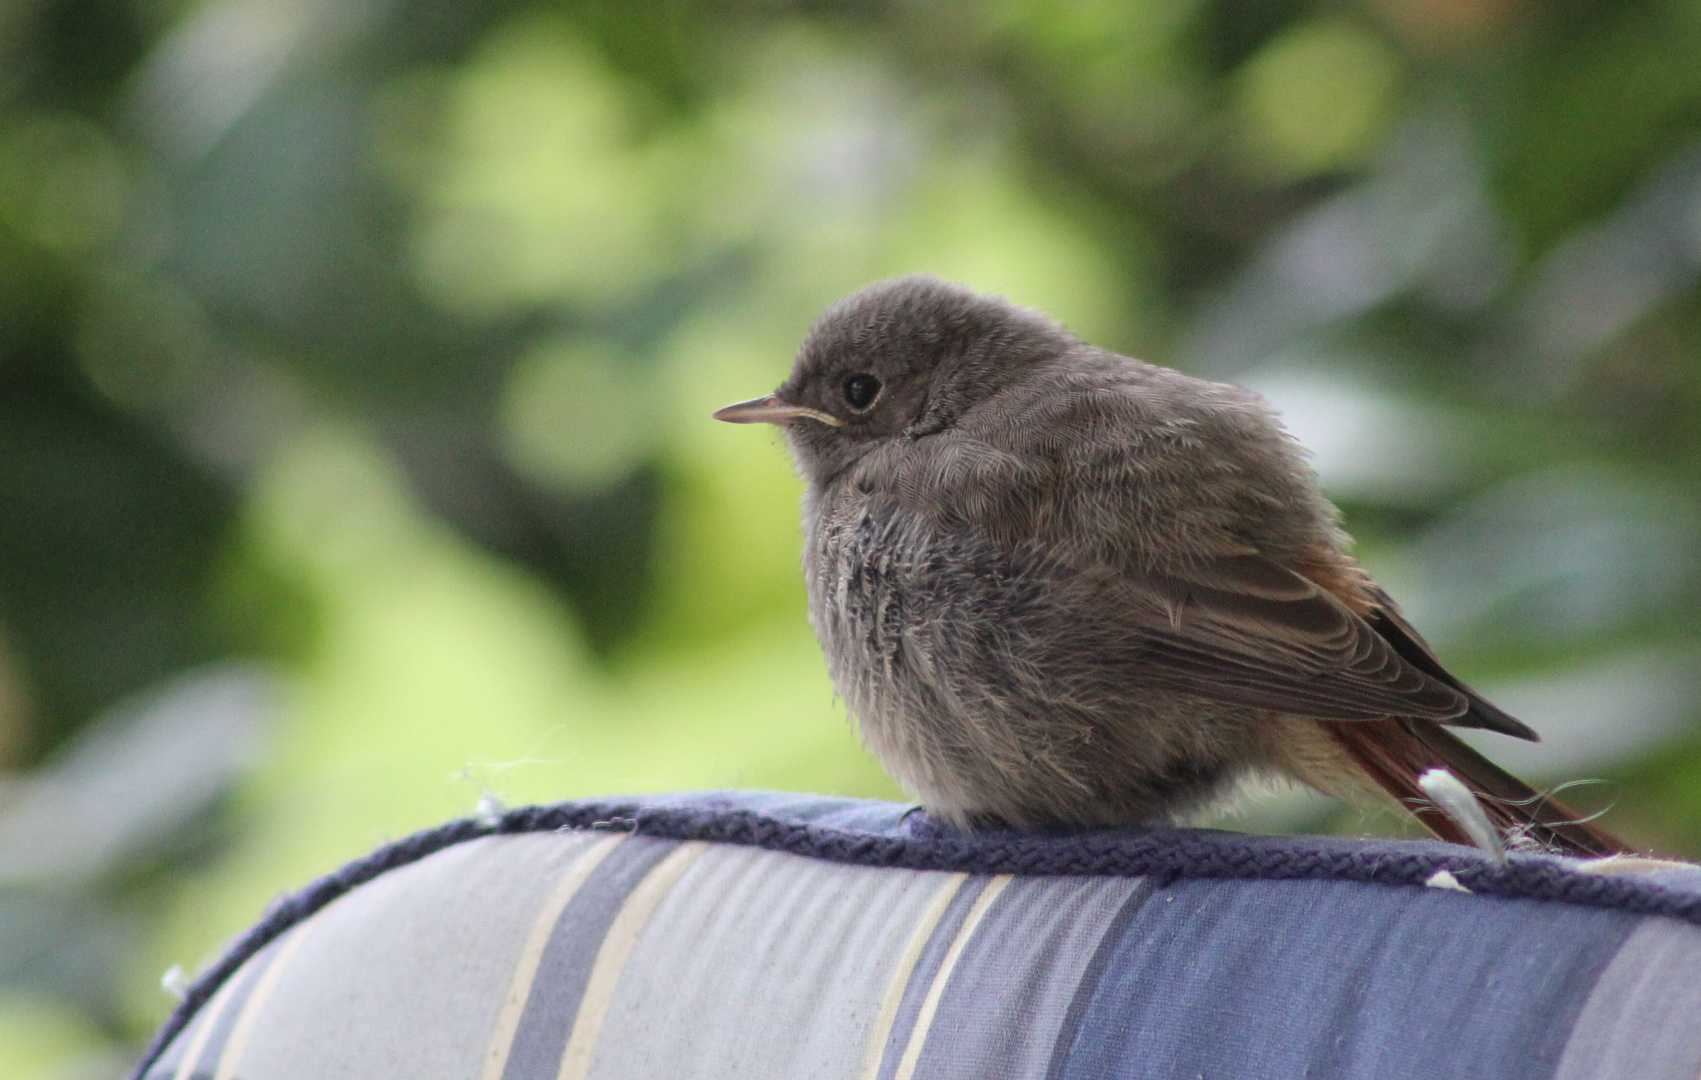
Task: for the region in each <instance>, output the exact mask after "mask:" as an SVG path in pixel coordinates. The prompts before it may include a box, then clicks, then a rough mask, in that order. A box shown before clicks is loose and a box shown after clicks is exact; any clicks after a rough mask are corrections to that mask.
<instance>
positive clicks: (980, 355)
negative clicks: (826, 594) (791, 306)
mask: <svg viewBox="0 0 1701 1080" xmlns="http://www.w3.org/2000/svg"><path fill="white" fill-rule="evenodd" d="M1075 341H1076V339H1075V338H1074V336H1073V335H1071V334H1070V333H1069V332H1068V331H1067V330H1065V329H1064V328H1063V327H1062V326H1060V325H1058V324H1057V323H1055V322H1053V321H1052V320H1051V319H1048V318H1046V317H1045V316H1044V315H1041V314H1040V313H1038V312H1036V311H1030V310H1028V309H1026V308H1021V307H1017V306H1016V305H1014V304H1011V303H1010V302H1008V301H1006V300H1004V299H1002V298H1000V297H995V296H982V295H980V294H978V293H973V292H970V291H969V290H967V289H964V288H961V287H960V286H956V285H950V284H947V283H945V282H943V281H940V280H939V279H938V278H934V277H928V276H925V275H916V276H911V277H901V278H893V279H891V280H889V281H882V282H880V283H879V284H876V285H871V286H869V287H868V288H866V289H864V290H862V291H861V292H859V293H856V294H855V295H853V296H851V297H849V298H847V299H845V300H842V301H840V302H839V303H838V304H837V305H835V306H834V307H833V308H832V309H831V310H829V311H828V312H827V313H826V314H825V315H823V316H821V318H819V319H818V320H816V322H815V325H814V327H813V328H811V330H810V331H809V336H808V337H807V338H805V339H804V342H803V347H802V348H801V349H799V350H798V354H797V361H796V363H795V364H794V365H793V367H792V372H791V377H790V378H788V379H787V380H786V381H785V382H784V383H783V384H781V386H780V388H779V389H778V390H776V391H774V392H773V393H772V394H769V395H768V396H766V397H761V398H755V399H752V400H750V401H741V402H739V403H738V404H736V405H728V406H727V407H726V408H724V409H721V410H720V411H719V412H717V413H715V419H717V420H725V421H727V422H728V423H734V424H754V423H770V424H779V425H781V426H782V427H784V429H785V432H786V437H787V440H788V441H789V442H790V444H791V449H792V454H793V456H794V457H795V458H796V459H797V464H798V469H799V471H800V472H801V473H802V474H803V476H804V479H806V480H808V481H810V482H812V483H820V482H822V481H825V480H826V479H828V478H830V477H832V476H834V475H836V474H837V473H839V472H841V471H842V470H844V469H845V468H846V467H848V466H849V465H851V464H852V463H853V462H855V461H856V460H857V459H858V458H859V457H861V456H862V455H863V454H865V453H867V452H868V451H869V450H870V449H872V448H874V447H875V446H878V445H880V444H881V443H882V442H884V441H889V440H893V439H900V438H919V437H922V436H926V435H931V434H934V433H936V432H939V431H943V430H945V429H947V428H949V427H951V426H952V425H953V424H955V423H956V422H957V420H958V418H959V417H961V416H962V415H963V413H964V412H966V411H968V410H969V409H970V408H972V407H973V406H974V405H975V404H977V403H979V402H980V401H983V400H985V399H986V398H989V397H991V396H992V395H993V394H995V393H997V392H998V390H999V389H1001V388H1002V387H1004V386H1006V385H1008V384H1009V383H1010V382H1011V381H1012V380H1013V379H1015V378H1016V377H1018V376H1019V375H1020V374H1021V373H1022V372H1023V371H1025V370H1027V369H1029V368H1031V367H1032V366H1033V365H1035V364H1037V363H1040V362H1043V361H1044V360H1047V359H1050V358H1052V357H1054V356H1057V355H1059V354H1060V353H1062V352H1064V351H1065V350H1067V349H1068V348H1069V347H1070V346H1071V345H1073V344H1074V343H1075Z"/></svg>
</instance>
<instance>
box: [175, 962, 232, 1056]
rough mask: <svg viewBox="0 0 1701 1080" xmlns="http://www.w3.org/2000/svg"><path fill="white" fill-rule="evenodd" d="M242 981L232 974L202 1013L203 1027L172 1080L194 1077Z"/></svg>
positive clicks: (188, 1047) (185, 1053) (200, 1028)
mask: <svg viewBox="0 0 1701 1080" xmlns="http://www.w3.org/2000/svg"><path fill="white" fill-rule="evenodd" d="M240 981H241V980H240V979H238V978H237V977H236V975H235V974H232V975H231V977H230V978H228V979H226V980H225V981H224V985H223V986H221V987H219V992H218V993H216V994H214V995H213V999H212V1000H211V1001H209V1002H208V1003H207V1007H206V1010H205V1011H204V1012H202V1013H201V1026H200V1027H199V1028H196V1029H195V1037H194V1038H193V1039H191V1040H190V1041H189V1045H188V1046H186V1047H184V1048H183V1061H182V1062H181V1063H179V1064H178V1066H177V1071H176V1072H175V1073H173V1074H172V1080H189V1077H191V1076H192V1075H194V1072H195V1066H197V1065H199V1064H200V1063H201V1054H202V1052H203V1051H205V1050H206V1049H207V1040H208V1039H210V1038H212V1037H213V1029H214V1028H215V1027H217V1026H218V1023H219V1017H221V1016H223V1015H224V1010H225V1006H227V1005H229V1004H230V999H231V998H233V997H235V996H236V984H237V983H238V982H240Z"/></svg>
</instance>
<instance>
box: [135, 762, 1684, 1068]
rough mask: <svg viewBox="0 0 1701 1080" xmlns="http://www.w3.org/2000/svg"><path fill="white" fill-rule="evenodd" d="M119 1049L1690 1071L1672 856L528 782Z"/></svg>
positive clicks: (322, 902) (258, 1055) (316, 913)
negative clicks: (541, 801) (641, 794)
mask: <svg viewBox="0 0 1701 1080" xmlns="http://www.w3.org/2000/svg"><path fill="white" fill-rule="evenodd" d="M1668 867H1669V864H1668ZM137 1075H138V1076H145V1077H147V1078H148V1080H188V1078H190V1077H216V1078H217V1080H237V1078H240V1080H301V1078H306V1077H312V1078H315V1080H340V1078H345V1077H346V1078H350V1080H353V1078H362V1080H370V1078H387V1077H396V1078H408V1080H435V1078H444V1080H449V1078H455V1080H461V1078H466V1080H477V1078H483V1080H502V1078H514V1080H556V1078H561V1080H577V1078H581V1077H594V1078H598V1080H627V1078H638V1077H669V1078H672V1077H722V1076H724V1077H743V1078H766V1077H821V1078H828V1077H844V1078H847V1080H850V1078H856V1080H912V1078H923V1077H964V1078H969V1077H973V1078H977V1080H980V1078H988V1077H1034V1078H1057V1080H1062V1078H1074V1077H1082V1078H1088V1077H1090V1078H1094V1080H1097V1078H1105V1077H1166V1078H1167V1077H1178V1078H1179V1077H1236V1078H1239V1077H1263V1076H1269V1077H1299V1076H1307V1077H1318V1078H1328V1077H1343V1078H1344V1077H1364V1078H1367V1080H1368V1078H1374V1080H1400V1078H1405V1077H1412V1078H1419V1077H1421V1078H1425V1080H1429V1078H1434V1077H1451V1076H1461V1077H1463V1076H1469V1077H1473V1078H1479V1080H1487V1078H1498V1077H1519V1078H1523V1077H1528V1078H1537V1077H1541V1078H1546V1077H1559V1078H1564V1080H1584V1078H1624V1080H1665V1078H1671V1080H1679V1078H1681V1080H1696V1077H1697V1076H1701V871H1697V870H1695V869H1687V868H1666V869H1663V870H1660V871H1658V872H1654V873H1646V874H1634V875H1627V874H1619V875H1612V876H1608V875H1604V874H1600V873H1590V872H1585V871H1584V870H1583V869H1581V868H1580V867H1579V865H1578V864H1575V863H1570V862H1567V861H1566V860H1560V859H1554V858H1546V857H1534V856H1522V857H1515V858H1514V860H1513V862H1512V865H1511V866H1509V867H1505V868H1500V867H1496V866H1494V865H1493V864H1491V863H1489V862H1487V861H1486V860H1485V859H1483V858H1481V857H1480V856H1478V855H1477V854H1476V853H1475V852H1472V851H1470V850H1468V849H1464V848H1458V847H1453V846H1450V845H1445V844H1439V843H1394V842H1363V841H1344V840H1331V839H1322V838H1280V839H1277V838H1261V837H1247V836H1240V835H1236V834H1230V833H1216V832H1209V831H1201V830H1157V831H1150V832H1138V833H1096V834H1083V835H1076V836H1065V837H1038V838H1036V837H1023V836H1016V835H1011V834H984V835H977V836H975V837H968V838H964V837H952V836H949V835H944V834H941V833H939V832H938V831H936V830H935V829H933V827H932V826H930V825H929V824H928V823H927V822H926V821H925V819H924V818H923V817H922V816H921V815H915V814H912V815H909V816H907V817H906V816H905V815H904V808H902V807H895V806H890V805H887V804H880V803H866V802H857V801H851V800H821V799H814V800H806V799H802V798H800V797H785V796H777V795H763V794H753V793H746V794H739V795H731V796H729V795H725V794H720V795H715V794H708V795H692V796H673V797H667V798H662V799H655V800H650V801H648V802H647V803H645V804H637V803H622V804H563V805H561V806H555V807H541V808H527V809H525V810H520V811H515V812H513V813H511V814H509V815H507V816H506V817H504V818H502V819H499V820H494V821H464V822H456V823H452V824H451V825H449V826H445V827H444V828H442V829H439V830H435V831H433V832H431V833H426V834H421V835H420V836H418V837H414V838H412V839H411V840H409V841H404V842H403V843H401V844H399V845H395V846H393V847H391V848H387V849H385V850H384V851H382V852H380V853H378V854H377V855H375V856H373V857H372V858H371V859H368V860H364V861H362V862H360V863H356V864H354V865H352V866H350V867H347V868H345V869H344V870H343V871H341V872H339V873H338V874H336V875H333V876H332V877H330V878H327V879H325V880H324V881H322V882H320V883H318V884H316V885H315V886H313V887H311V888H309V889H308V890H306V891H304V892H303V893H302V894H300V895H298V896H297V897H295V898H293V899H291V900H289V901H287V902H285V903H284V904H282V905H280V906H279V907H278V908H277V909H276V910H274V911H273V912H272V913H271V914H270V915H269V916H268V918H267V920H266V921H265V922H263V923H262V924H261V925H260V926H259V927H257V928H256V929H255V931H254V932H252V933H251V934H250V935H249V936H248V937H247V938H245V939H244V941H243V942H242V943H241V944H239V945H238V946H237V947H236V949H235V951H234V952H233V953H232V955H230V956H229V957H227V958H226V960H225V961H224V962H222V963H221V964H220V965H218V966H217V967H215V968H214V969H213V970H212V971H210V972H209V973H208V974H207V975H206V976H205V977H204V978H203V979H202V980H201V981H200V982H199V983H198V984H197V986H196V987H195V988H194V990H193V991H192V992H191V994H190V996H189V998H188V999H187V1000H186V1001H185V1003H184V1008H183V1009H181V1010H180V1011H179V1014H178V1016H176V1017H174V1018H173V1020H172V1022H171V1023H170V1024H169V1025H168V1026H167V1027H166V1029H165V1031H164V1032H162V1036H161V1039H160V1040H159V1042H158V1043H157V1044H156V1047H155V1049H154V1050H153V1051H152V1052H151V1053H150V1055H149V1057H148V1059H146V1060H145V1061H144V1062H143V1064H142V1066H141V1067H140V1068H139V1069H138V1073H137Z"/></svg>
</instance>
